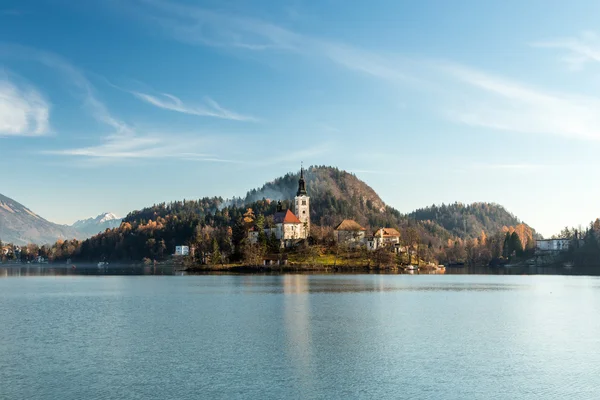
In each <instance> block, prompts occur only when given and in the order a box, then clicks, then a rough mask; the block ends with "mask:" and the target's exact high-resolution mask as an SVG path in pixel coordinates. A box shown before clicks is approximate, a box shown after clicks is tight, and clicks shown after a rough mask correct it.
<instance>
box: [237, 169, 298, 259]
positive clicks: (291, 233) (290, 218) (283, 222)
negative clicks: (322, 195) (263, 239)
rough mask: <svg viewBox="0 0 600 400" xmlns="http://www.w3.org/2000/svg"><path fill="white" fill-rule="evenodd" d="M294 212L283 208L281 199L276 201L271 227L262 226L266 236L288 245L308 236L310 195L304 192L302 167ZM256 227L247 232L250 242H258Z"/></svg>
mask: <svg viewBox="0 0 600 400" xmlns="http://www.w3.org/2000/svg"><path fill="white" fill-rule="evenodd" d="M294 206H295V207H294V209H295V211H296V214H294V213H293V212H292V211H291V210H285V211H284V210H283V208H282V205H281V201H279V202H278V203H277V212H276V213H275V214H274V215H273V227H271V228H264V233H265V235H266V236H267V238H269V237H271V235H272V234H273V235H275V238H276V239H277V240H280V241H281V242H282V245H284V246H286V247H287V246H290V245H291V244H293V243H294V241H297V240H302V239H306V238H308V236H309V235H310V197H308V194H307V192H306V182H305V181H304V168H301V169H300V180H299V181H298V192H297V193H296V198H295V201H294ZM258 234H259V231H258V228H257V227H254V228H252V229H250V231H249V232H248V240H249V241H250V243H257V242H258Z"/></svg>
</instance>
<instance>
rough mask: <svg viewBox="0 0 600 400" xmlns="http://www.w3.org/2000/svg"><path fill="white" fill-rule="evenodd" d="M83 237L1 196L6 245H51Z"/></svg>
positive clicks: (0, 226) (1, 233) (0, 236)
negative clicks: (59, 241) (60, 240)
mask: <svg viewBox="0 0 600 400" xmlns="http://www.w3.org/2000/svg"><path fill="white" fill-rule="evenodd" d="M82 237H83V235H82V234H81V233H80V232H78V231H77V230H75V229H73V228H72V227H70V226H66V225H58V224H54V223H52V222H49V221H47V220H45V219H44V218H42V217H40V216H39V215H37V214H36V213H34V212H33V211H31V210H30V209H28V208H27V207H25V206H24V205H22V204H20V203H17V202H16V201H15V200H13V199H11V198H9V197H6V196H3V195H1V194H0V240H2V241H3V242H5V243H14V244H19V245H24V244H27V243H37V244H50V243H54V242H56V241H57V240H58V239H63V240H65V239H79V238H82Z"/></svg>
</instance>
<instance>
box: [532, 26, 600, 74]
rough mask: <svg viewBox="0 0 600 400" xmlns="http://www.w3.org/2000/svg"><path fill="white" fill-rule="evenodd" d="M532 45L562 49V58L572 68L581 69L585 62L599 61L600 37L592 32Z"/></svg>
mask: <svg viewBox="0 0 600 400" xmlns="http://www.w3.org/2000/svg"><path fill="white" fill-rule="evenodd" d="M531 45H532V46H533V47H542V48H550V49H559V50H563V51H564V52H565V54H563V55H562V57H561V58H562V60H563V61H564V62H565V63H566V64H567V65H568V66H569V68H570V69H572V70H581V69H583V68H584V67H585V65H586V64H588V63H592V62H600V37H599V36H598V35H597V34H596V33H594V32H584V33H582V34H580V35H579V36H575V37H568V38H561V39H555V40H549V41H540V42H534V43H532V44H531Z"/></svg>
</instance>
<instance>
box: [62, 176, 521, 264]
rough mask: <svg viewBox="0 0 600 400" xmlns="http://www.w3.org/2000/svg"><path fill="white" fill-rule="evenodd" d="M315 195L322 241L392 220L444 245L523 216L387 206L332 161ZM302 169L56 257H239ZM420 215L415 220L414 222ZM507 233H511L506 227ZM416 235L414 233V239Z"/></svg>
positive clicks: (66, 247) (458, 207) (139, 219)
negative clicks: (190, 251)
mask: <svg viewBox="0 0 600 400" xmlns="http://www.w3.org/2000/svg"><path fill="white" fill-rule="evenodd" d="M305 178H306V183H307V191H308V194H309V196H310V199H311V200H310V202H311V221H312V225H311V228H312V229H311V235H312V236H313V239H314V240H316V241H317V242H321V243H326V242H331V240H332V238H333V227H335V226H336V225H337V224H339V223H340V222H341V221H342V220H344V219H347V218H348V219H354V220H356V221H357V222H358V223H359V224H361V225H362V226H363V227H365V228H367V229H368V231H371V232H372V231H374V230H375V229H377V228H380V227H392V228H396V229H398V230H399V231H400V233H401V236H402V238H403V239H402V240H411V242H414V241H416V242H418V243H422V244H424V245H426V247H427V248H429V249H442V247H444V246H447V245H448V243H449V242H450V241H453V240H458V241H459V242H461V243H462V241H463V240H464V239H469V238H476V237H478V236H479V235H481V233H482V231H484V232H485V234H486V235H488V236H491V235H493V234H496V233H498V232H500V231H501V230H502V228H503V227H504V226H506V227H511V226H514V225H517V224H518V223H519V221H518V219H517V218H515V217H514V216H513V215H511V214H510V213H508V212H507V211H506V210H504V209H503V208H502V207H500V206H498V205H494V204H483V203H481V204H474V205H469V206H465V205H462V204H458V203H457V204H453V205H449V206H445V205H443V206H441V207H435V206H434V207H429V208H426V209H422V210H417V211H415V212H414V213H412V214H411V215H410V216H407V215H403V214H401V213H400V212H399V211H397V210H396V209H394V208H392V207H389V206H387V205H386V204H385V203H384V202H383V201H382V200H381V198H380V197H379V196H378V195H377V193H375V191H374V190H373V189H372V188H371V187H369V186H368V185H367V184H366V183H364V182H363V181H361V180H360V179H358V178H357V177H356V176H355V175H353V174H351V173H348V172H345V171H342V170H339V169H337V168H332V167H324V166H319V167H310V168H308V169H307V171H306V172H305ZM298 179H299V173H289V174H287V175H285V176H283V177H281V178H277V179H275V180H274V181H272V182H269V183H266V184H265V185H263V187H261V188H259V189H256V190H251V191H250V192H248V193H247V194H246V196H245V197H243V198H242V197H240V198H234V199H231V200H225V199H223V198H221V197H205V198H202V199H199V200H183V201H176V202H172V203H161V204H156V205H153V206H151V207H147V208H144V209H142V210H140V211H134V212H131V213H130V214H129V215H127V217H125V218H124V219H123V223H122V224H121V226H120V227H118V228H115V229H107V230H106V231H105V232H103V233H101V234H99V235H96V236H94V237H92V238H90V239H88V240H86V241H84V242H79V243H77V242H63V243H57V245H56V246H55V247H54V249H53V252H54V253H53V259H66V258H73V259H76V260H88V261H98V260H114V261H116V260H131V261H136V260H141V259H142V258H149V259H158V260H161V259H164V258H165V257H166V256H167V255H168V254H172V253H173V251H174V249H175V246H176V245H181V244H189V245H191V246H194V247H195V248H196V249H198V250H201V251H203V252H207V251H208V252H213V253H216V252H219V253H220V254H222V255H223V256H225V257H226V258H227V259H229V260H239V259H240V257H241V253H240V252H241V251H243V249H244V246H245V243H246V241H245V238H246V233H247V231H248V229H250V227H251V226H253V225H254V224H256V225H259V224H260V225H263V224H264V226H270V225H272V223H273V219H272V217H271V216H272V215H273V214H274V213H275V212H276V210H277V200H282V204H283V207H284V208H293V203H292V202H293V198H294V197H295V195H296V191H297V189H298ZM415 220H416V221H415ZM501 236H502V238H503V237H504V232H501ZM411 238H412V239H411Z"/></svg>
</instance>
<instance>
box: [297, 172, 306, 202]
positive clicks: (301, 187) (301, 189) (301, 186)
mask: <svg viewBox="0 0 600 400" xmlns="http://www.w3.org/2000/svg"><path fill="white" fill-rule="evenodd" d="M306 195H307V193H306V182H305V181H304V167H303V166H301V167H300V180H299V181H298V192H296V196H306Z"/></svg>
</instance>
